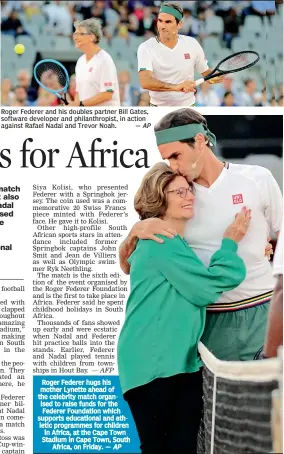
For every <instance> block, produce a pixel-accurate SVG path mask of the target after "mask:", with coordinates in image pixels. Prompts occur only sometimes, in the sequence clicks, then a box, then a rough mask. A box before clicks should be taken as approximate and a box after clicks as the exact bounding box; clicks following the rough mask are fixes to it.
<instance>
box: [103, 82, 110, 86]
mask: <svg viewBox="0 0 284 454" xmlns="http://www.w3.org/2000/svg"><path fill="white" fill-rule="evenodd" d="M104 86H105V87H112V82H105V83H104Z"/></svg>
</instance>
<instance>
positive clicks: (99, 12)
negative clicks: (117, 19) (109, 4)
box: [88, 1, 107, 33]
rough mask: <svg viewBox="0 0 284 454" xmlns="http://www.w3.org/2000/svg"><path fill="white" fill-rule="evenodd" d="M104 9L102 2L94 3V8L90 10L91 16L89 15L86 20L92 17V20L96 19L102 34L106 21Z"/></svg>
mask: <svg viewBox="0 0 284 454" xmlns="http://www.w3.org/2000/svg"><path fill="white" fill-rule="evenodd" d="M104 7H105V4H104V2H100V1H98V2H95V3H94V6H93V8H92V14H91V16H89V17H88V19H89V18H90V17H92V18H93V19H97V20H98V21H99V22H100V24H101V27H102V30H103V33H104V30H105V27H106V26H107V20H106V14H105V10H104Z"/></svg>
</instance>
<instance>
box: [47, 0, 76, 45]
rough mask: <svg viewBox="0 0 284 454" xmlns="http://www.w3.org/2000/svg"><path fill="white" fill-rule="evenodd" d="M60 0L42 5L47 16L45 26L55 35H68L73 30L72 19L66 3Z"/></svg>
mask: <svg viewBox="0 0 284 454" xmlns="http://www.w3.org/2000/svg"><path fill="white" fill-rule="evenodd" d="M63 3H64V2H62V1H60V0H56V1H55V2H54V1H53V2H50V3H49V4H47V5H44V6H43V7H42V12H43V14H44V15H45V16H46V18H47V27H48V28H49V29H50V30H51V31H52V32H53V33H54V34H56V35H64V36H70V37H71V35H72V32H73V19H72V15H71V13H70V10H69V9H68V7H67V5H66V4H63Z"/></svg>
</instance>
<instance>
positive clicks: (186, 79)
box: [137, 2, 223, 107]
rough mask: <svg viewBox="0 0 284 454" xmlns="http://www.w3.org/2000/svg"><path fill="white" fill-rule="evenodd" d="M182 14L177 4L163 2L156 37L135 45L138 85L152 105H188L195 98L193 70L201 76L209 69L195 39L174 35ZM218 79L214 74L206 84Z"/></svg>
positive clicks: (180, 22) (219, 78)
mask: <svg viewBox="0 0 284 454" xmlns="http://www.w3.org/2000/svg"><path fill="white" fill-rule="evenodd" d="M182 17H183V9H182V7H181V6H180V5H177V4H176V3H170V2H165V3H163V4H162V6H161V8H160V12H159V15H158V24H157V27H158V36H157V37H156V38H150V39H148V40H147V41H145V42H144V43H142V44H140V46H139V48H138V52H137V57H138V72H139V79H140V84H141V86H142V88H144V89H145V90H149V93H150V105H152V106H187V107H189V106H192V105H193V104H194V101H195V97H194V92H195V83H194V71H198V72H199V73H201V74H202V77H204V76H206V75H207V74H209V73H210V72H211V69H209V67H208V64H207V60H206V57H205V55H204V52H203V49H202V47H201V46H200V44H199V43H198V41H197V40H196V39H195V38H192V37H190V36H184V35H179V34H178V31H179V29H180V28H181V27H182ZM222 80H223V78H222V77H216V78H214V79H211V81H210V83H217V82H221V81H222Z"/></svg>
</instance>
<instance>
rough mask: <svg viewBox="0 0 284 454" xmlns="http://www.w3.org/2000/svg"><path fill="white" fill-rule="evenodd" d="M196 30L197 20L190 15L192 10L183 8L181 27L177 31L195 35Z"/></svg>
mask: <svg viewBox="0 0 284 454" xmlns="http://www.w3.org/2000/svg"><path fill="white" fill-rule="evenodd" d="M196 32H198V22H197V20H196V19H195V18H194V17H193V16H192V12H191V10H190V9H189V8H184V10H183V18H182V27H181V28H180V30H179V33H181V34H182V35H187V36H194V37H195V36H196Z"/></svg>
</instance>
